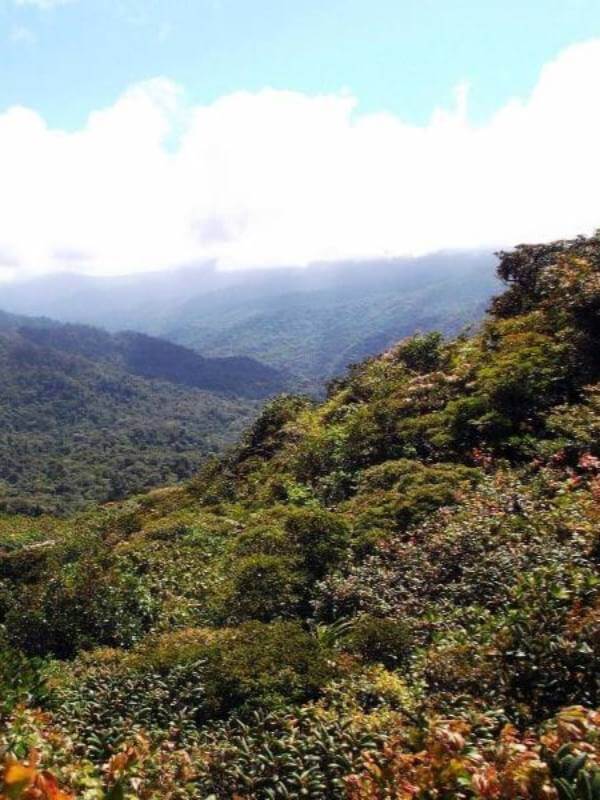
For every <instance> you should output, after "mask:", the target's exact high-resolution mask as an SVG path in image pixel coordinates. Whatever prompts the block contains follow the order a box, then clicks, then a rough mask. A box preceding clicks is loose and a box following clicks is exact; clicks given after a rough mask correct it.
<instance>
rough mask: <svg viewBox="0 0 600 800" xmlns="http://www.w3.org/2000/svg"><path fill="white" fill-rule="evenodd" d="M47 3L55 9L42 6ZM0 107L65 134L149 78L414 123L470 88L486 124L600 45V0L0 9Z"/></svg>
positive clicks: (101, 2)
mask: <svg viewBox="0 0 600 800" xmlns="http://www.w3.org/2000/svg"><path fill="white" fill-rule="evenodd" d="M47 6H54V7H47ZM0 10H1V11H0V41H1V44H0V76H1V80H0V109H2V108H6V107H7V106H10V105H13V104H23V105H27V106H30V107H32V108H35V109H36V110H38V111H39V112H40V113H41V114H42V115H43V116H44V117H45V118H46V119H47V120H48V122H49V123H50V124H51V125H54V126H58V127H61V128H74V127H77V126H78V125H81V124H82V122H83V120H84V119H85V116H86V115H87V114H88V113H89V112H90V111H91V110H92V109H96V108H100V107H103V106H107V105H109V104H111V103H112V102H113V101H114V100H115V99H116V98H117V97H118V96H119V94H120V93H121V92H122V91H123V90H124V89H125V88H126V87H127V86H129V85H131V84H133V83H136V82H138V81H142V80H145V79H147V78H151V77H154V76H157V75H161V76H166V77H169V78H170V79H172V80H174V81H176V82H177V83H179V84H181V85H183V86H184V87H185V89H186V90H187V92H188V94H189V97H190V99H191V100H192V101H194V102H200V103H204V102H210V101H212V100H214V99H215V98H217V97H219V96H220V95H223V94H228V93H230V92H232V91H235V90H239V89H248V90H251V91H254V90H258V89H261V88H263V87H266V86H270V87H275V88H280V89H291V90H297V91H299V92H306V93H309V94H314V93H319V92H337V91H339V90H341V89H349V90H350V91H351V92H352V93H353V94H354V95H355V96H356V97H357V98H358V100H359V104H360V110H361V111H373V110H387V111H392V112H394V113H396V114H398V115H400V116H401V117H402V118H404V119H406V120H407V121H410V122H415V123H423V122H425V121H426V119H427V118H428V117H429V115H430V114H431V111H432V109H433V108H434V107H435V106H436V105H438V104H440V103H442V102H444V100H446V101H449V100H450V96H451V91H452V88H453V87H454V86H455V85H456V84H457V83H458V82H460V81H468V82H469V84H470V85H471V87H472V88H471V93H470V114H471V115H472V118H473V119H475V120H483V119H485V118H486V117H487V116H489V115H490V114H491V113H492V112H493V111H495V110H496V109H497V108H498V107H499V106H501V105H502V104H503V103H504V102H506V100H507V99H508V98H509V97H512V96H514V95H522V94H524V93H527V92H529V91H530V90H531V88H532V87H533V85H534V84H535V81H536V79H537V76H538V73H539V70H540V68H541V67H542V65H543V64H544V63H546V62H547V61H549V60H550V59H552V58H553V57H554V56H555V55H556V54H557V53H558V52H559V51H560V50H561V49H562V48H564V47H566V46H567V45H569V44H572V43H574V42H577V41H582V40H585V39H589V38H592V37H594V36H600V2H599V0H78V1H74V2H64V3H60V2H59V3H56V5H55V4H54V3H53V2H52V0H38V2H37V3H36V2H35V0H29V1H28V0H25V1H24V0H21V3H20V4H19V3H18V2H17V0H0Z"/></svg>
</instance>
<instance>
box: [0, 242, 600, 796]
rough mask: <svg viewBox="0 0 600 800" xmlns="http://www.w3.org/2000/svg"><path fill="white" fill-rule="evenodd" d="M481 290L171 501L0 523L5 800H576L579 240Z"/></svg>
mask: <svg viewBox="0 0 600 800" xmlns="http://www.w3.org/2000/svg"><path fill="white" fill-rule="evenodd" d="M498 274H499V277H500V278H501V280H502V281H503V282H504V283H505V291H504V293H503V294H502V295H500V296H498V297H497V298H496V299H495V300H494V301H493V302H492V304H491V313H490V315H489V316H488V317H487V319H486V320H485V321H484V323H483V325H482V326H481V329H480V330H479V332H478V333H477V334H476V335H474V336H472V337H466V336H459V337H457V338H455V339H452V340H448V341H444V340H443V338H442V337H441V336H439V335H438V334H435V333H427V334H422V335H417V336H414V337H412V338H409V339H405V340H403V341H400V342H398V343H396V344H395V345H394V346H392V347H390V348H388V349H387V350H386V351H385V352H383V353H382V354H380V355H379V356H376V357H371V358H369V359H367V360H366V361H364V362H363V363H361V364H359V365H356V366H355V367H353V368H352V369H351V370H350V372H349V373H348V375H347V376H346V377H345V378H343V379H342V380H339V381H336V382H334V383H332V384H331V385H330V387H329V391H328V396H327V398H326V399H325V400H324V401H323V402H320V403H317V402H314V401H311V400H309V399H307V398H305V397H297V396H280V397H278V398H276V399H275V400H273V401H272V402H271V403H269V404H268V405H267V406H266V408H265V409H264V410H263V411H262V413H261V415H260V416H259V417H258V418H257V419H256V420H255V421H254V422H253V424H252V425H251V426H250V427H249V429H248V430H247V432H246V433H245V435H244V436H243V437H242V439H241V440H240V442H239V443H238V445H237V446H236V447H235V448H233V449H232V450H230V451H229V452H228V453H227V454H226V455H224V456H222V457H220V458H216V459H213V460H211V461H210V462H208V463H207V464H205V465H204V466H203V468H202V469H201V471H200V472H199V473H198V474H197V475H196V476H195V477H194V478H193V479H192V480H191V481H190V482H189V483H188V484H186V485H180V486H177V487H172V488H163V489H159V490H155V491H153V492H150V493H149V494H146V495H143V496H141V497H135V498H131V499H129V500H125V501H123V502H121V503H114V504H111V505H109V506H106V507H101V508H98V509H95V510H89V511H87V512H85V513H84V514H80V515H77V516H75V517H73V518H71V519H63V520H56V519H53V518H44V517H41V518H39V519H37V520H35V521H33V522H32V521H24V520H23V519H22V518H9V517H5V518H0V535H1V536H2V537H4V538H3V539H2V541H5V542H6V543H5V545H4V548H3V550H2V553H1V557H0V588H1V592H0V684H1V685H0V689H1V691H2V706H1V708H0V715H1V716H0V726H2V738H3V740H4V741H5V742H7V747H8V749H9V750H10V751H11V752H13V753H15V754H16V757H17V758H18V759H21V761H23V760H25V759H26V758H27V753H28V752H30V750H31V747H32V746H33V747H35V749H36V752H37V755H36V754H35V753H34V755H33V756H32V757H31V760H30V762H29V763H28V764H23V763H22V764H18V763H15V762H14V761H11V762H8V765H7V767H6V770H8V772H7V771H6V770H5V773H4V784H5V787H4V788H3V790H2V791H3V792H4V794H6V795H7V796H15V794H16V790H14V782H15V777H14V776H16V778H19V779H20V780H21V781H24V780H29V781H30V782H34V781H36V784H35V785H36V787H37V789H36V791H37V792H38V794H37V795H36V796H41V797H48V798H50V797H57V791H58V790H57V783H56V782H58V783H59V784H61V785H63V787H64V790H65V792H73V793H74V794H83V793H84V792H85V793H86V796H87V794H90V796H91V795H92V794H93V795H94V796H98V797H105V798H114V797H129V796H131V797H134V796H135V797H144V798H156V799H157V800H158V798H159V797H160V798H181V799H182V800H187V798H189V800H192V799H193V798H202V797H204V798H208V797H212V798H217V800H229V798H232V797H239V798H248V799H249V798H256V800H267V798H277V799H279V798H281V799H282V800H283V798H290V797H307V798H314V800H324V799H325V798H326V799H327V800H342V799H345V800H391V799H392V798H395V799H396V800H425V799H426V798H434V797H435V798H464V799H465V800H484V799H485V798H494V799H495V800H516V798H521V799H522V800H541V798H547V799H548V800H551V799H552V800H562V799H563V798H564V799H565V800H567V798H568V800H593V798H595V797H597V796H598V786H599V785H600V712H599V710H598V702H599V699H600V677H599V676H600V672H599V670H598V664H599V663H600V635H599V634H600V580H599V577H598V567H599V564H600V535H599V524H600V517H599V502H600V444H599V443H600V359H599V358H598V353H599V352H600V236H596V237H592V238H590V239H584V238H580V239H576V240H573V241H565V242H556V243H552V244H547V245H539V246H538V245H523V246H520V247H519V248H517V249H516V250H514V251H512V252H510V253H505V254H503V255H502V256H501V259H500V263H499V265H498ZM53 774H54V775H55V777H53ZM9 778H10V779H12V780H13V782H12V783H11V780H9ZM0 780H1V777H0ZM46 786H47V787H48V791H47V792H46V794H43V793H42V789H45V787H46ZM40 787H41V788H40ZM50 789H52V792H50ZM9 790H10V791H9ZM11 792H12V794H11ZM62 796H63V797H64V795H62Z"/></svg>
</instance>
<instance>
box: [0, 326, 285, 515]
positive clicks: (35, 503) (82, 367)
mask: <svg viewBox="0 0 600 800" xmlns="http://www.w3.org/2000/svg"><path fill="white" fill-rule="evenodd" d="M24 323H27V326H26V325H25V324H24ZM0 328H1V330H0V371H1V373H0V374H1V375H2V383H1V385H0V508H2V509H4V510H5V511H14V512H21V513H29V514H41V513H44V512H60V513H64V512H66V511H73V510H77V509H80V508H83V507H85V506H86V505H89V504H90V503H91V502H98V501H106V500H117V499H120V498H123V497H125V496H127V495H129V494H132V493H136V492H140V491H142V490H144V489H148V488H150V487H152V486H157V485H161V484H165V483H173V482H176V481H179V480H182V479H184V478H189V477H190V476H191V475H192V474H193V473H194V472H195V471H196V470H197V469H198V467H199V465H200V464H201V462H202V460H203V459H204V458H206V457H207V456H209V455H213V454H215V453H217V452H219V451H221V450H222V449H223V447H224V446H225V445H227V444H229V443H231V442H233V441H234V440H235V439H236V438H237V437H238V436H239V434H240V432H241V431H242V430H243V427H244V426H245V425H246V424H247V423H248V422H249V420H251V419H252V417H253V415H254V414H255V413H256V411H257V409H258V397H259V396H261V395H262V394H268V393H271V394H272V393H274V392H276V391H277V390H278V389H280V388H281V385H282V383H281V379H280V376H279V375H278V374H277V373H275V372H274V371H273V370H271V369H269V368H267V367H263V366H262V365H261V364H258V363H257V362H253V361H252V360H251V359H231V360H229V359H203V358H202V357H201V356H199V355H197V354H196V353H193V352H191V351H189V350H186V349H185V348H180V347H177V346H176V345H172V344H171V343H169V342H161V341H160V340H157V339H153V338H151V337H145V336H142V335H141V334H121V335H118V336H111V335H110V334H107V333H105V332H103V331H101V330H98V329H95V328H87V327H84V326H75V325H64V326H63V325H58V324H55V323H50V322H49V321H47V320H35V321H33V322H32V321H31V320H26V319H19V318H12V317H10V316H9V315H4V316H3V317H2V318H0ZM234 390H235V391H234Z"/></svg>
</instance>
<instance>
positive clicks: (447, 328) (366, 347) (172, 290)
mask: <svg viewBox="0 0 600 800" xmlns="http://www.w3.org/2000/svg"><path fill="white" fill-rule="evenodd" d="M493 264H494V259H493V257H492V256H491V254H489V253H485V252H448V253H438V254H434V255H430V256H424V257H421V258H412V259H384V260H378V261H363V262H339V263H332V264H316V265H313V266H310V267H307V268H305V269H299V268H296V269H293V268H290V269H270V270H239V271H219V270H216V269H215V268H214V267H211V266H210V265H205V266H203V267H200V268H196V269H193V268H187V269H182V270H175V271H173V272H169V273H154V274H148V275H144V276H141V277H140V276H137V277H136V276H127V277H123V278H104V279H98V278H88V277H83V276H77V275H75V276H66V275H58V276H49V277H44V278H42V279H38V280H35V281H29V282H27V283H22V284H15V285H12V286H5V287H3V289H2V302H1V303H0V305H3V306H4V308H6V309H7V310H9V311H14V312H19V313H30V314H45V315H49V316H52V317H55V318H57V319H59V320H62V321H69V322H84V323H91V324H99V325H102V326H104V327H106V328H108V329H110V330H116V329H119V328H129V329H133V330H137V331H141V332H145V333H149V334H152V335H156V336H161V337H164V338H167V339H169V340H172V341H174V342H177V343H179V344H182V345H186V346H188V347H191V348H193V349H195V350H197V351H199V352H201V353H202V354H203V355H205V356H211V357H226V356H251V357H253V358H256V359H258V360H259V361H261V362H263V363H265V364H268V365H270V366H272V367H275V368H276V369H279V370H283V371H286V372H288V373H292V374H293V375H295V376H296V377H297V378H300V379H301V381H303V384H302V385H303V386H304V388H306V389H307V390H310V391H313V392H318V391H319V390H320V389H321V387H322V384H323V382H324V381H326V380H328V379H330V378H332V377H334V376H338V375H340V374H342V373H343V372H344V370H345V369H346V367H347V365H348V364H349V363H351V362H353V361H358V360H360V359H362V358H364V357H366V356H368V355H373V354H375V353H377V352H379V351H380V350H381V349H384V348H386V347H388V346H389V345H390V344H392V343H393V342H394V341H396V340H398V339H399V338H402V337H404V336H407V335H410V334H412V333H414V332H415V331H417V330H421V331H429V330H434V329H437V330H441V331H442V332H443V333H445V334H451V335H452V334H456V333H457V332H458V331H459V330H461V329H462V328H463V327H464V326H465V325H468V324H471V323H474V322H477V321H479V319H480V318H481V317H482V315H483V314H484V311H485V308H486V306H487V303H488V301H489V299H490V297H491V295H492V294H493V293H494V291H495V290H496V289H497V287H498V283H497V280H496V278H495V273H494V267H493Z"/></svg>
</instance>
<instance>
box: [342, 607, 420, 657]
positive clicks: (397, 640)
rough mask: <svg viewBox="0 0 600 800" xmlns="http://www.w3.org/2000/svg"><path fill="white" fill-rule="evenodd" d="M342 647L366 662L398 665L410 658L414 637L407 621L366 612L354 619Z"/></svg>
mask: <svg viewBox="0 0 600 800" xmlns="http://www.w3.org/2000/svg"><path fill="white" fill-rule="evenodd" d="M343 646H344V649H346V650H349V651H350V652H352V653H358V654H359V655H360V656H362V657H363V658H364V659H365V661H377V662H380V663H381V664H383V665H384V666H386V667H397V666H398V665H399V664H402V663H404V662H406V660H407V659H408V657H409V655H410V653H411V650H412V647H413V636H412V634H411V630H410V627H409V625H407V624H406V623H404V622H401V621H399V620H396V619H385V618H382V617H373V616H371V615H370V614H364V615H362V616H360V617H358V618H357V619H356V620H355V621H354V623H353V625H352V627H351V629H350V633H349V634H348V635H347V636H346V637H345V638H344V639H343Z"/></svg>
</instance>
